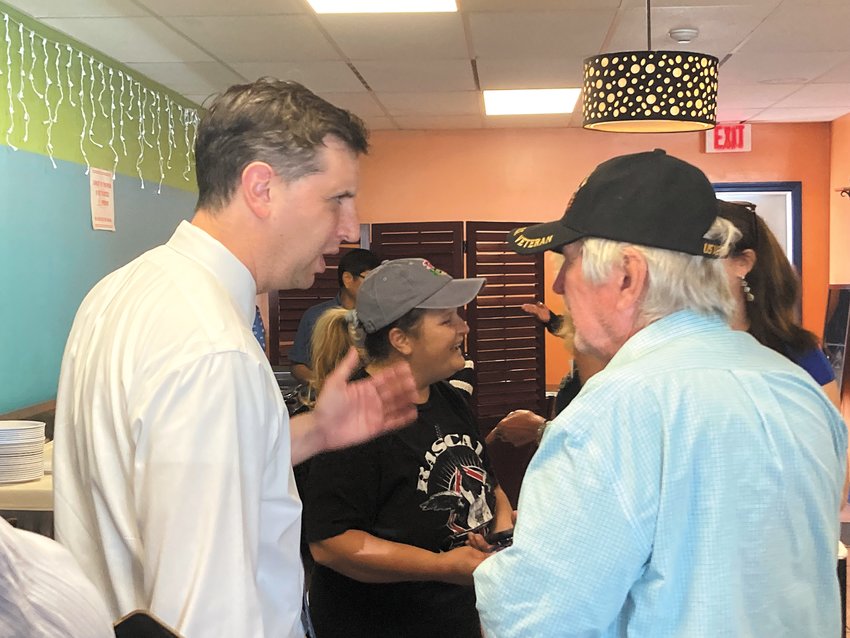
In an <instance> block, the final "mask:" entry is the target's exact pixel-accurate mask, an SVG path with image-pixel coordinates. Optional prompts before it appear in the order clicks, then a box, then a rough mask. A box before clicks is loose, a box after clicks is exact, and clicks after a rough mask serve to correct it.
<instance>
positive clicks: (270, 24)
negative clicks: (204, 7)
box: [168, 15, 339, 62]
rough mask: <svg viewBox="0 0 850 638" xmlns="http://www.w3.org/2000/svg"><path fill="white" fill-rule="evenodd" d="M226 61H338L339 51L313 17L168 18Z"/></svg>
mask: <svg viewBox="0 0 850 638" xmlns="http://www.w3.org/2000/svg"><path fill="white" fill-rule="evenodd" d="M168 22H169V23H170V24H172V25H173V26H174V27H175V28H176V29H177V30H179V31H180V32H182V33H184V34H185V35H186V36H187V37H188V38H189V39H191V40H192V41H194V42H197V43H198V44H199V45H200V46H202V47H204V48H205V49H207V50H209V51H215V55H216V57H217V58H219V59H220V60H223V61H225V62H284V61H294V60H336V59H339V55H337V53H336V51H335V50H334V49H333V47H332V46H331V45H330V44H329V43H328V41H327V39H326V38H325V36H324V35H323V34H322V32H321V31H320V30H319V29H318V28H317V27H316V25H315V24H314V22H313V20H312V19H311V18H310V17H309V16H298V15H287V16H231V17H207V18H190V17H176V18H168Z"/></svg>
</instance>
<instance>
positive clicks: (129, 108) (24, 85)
mask: <svg viewBox="0 0 850 638" xmlns="http://www.w3.org/2000/svg"><path fill="white" fill-rule="evenodd" d="M0 15H2V17H3V29H4V36H5V45H6V55H5V62H6V66H5V68H0V76H3V75H5V76H6V78H5V80H6V95H7V103H8V107H9V111H8V112H9V123H8V127H7V128H6V145H7V146H9V148H12V149H13V150H18V147H17V146H15V144H14V140H15V139H23V141H24V142H29V128H30V126H29V125H30V121H32V122H33V123H34V124H35V125H39V124H40V125H41V126H43V127H45V131H44V132H45V140H46V141H45V151H46V154H47V156H48V158H49V159H50V162H51V164H52V165H53V167H54V168H55V167H56V161H55V158H54V153H55V147H54V144H53V126H54V125H56V124H59V119H60V117H62V113H64V112H67V110H68V109H67V107H66V108H65V109H64V110H63V108H62V107H63V105H65V103H66V95H67V103H68V104H69V105H70V106H71V107H73V108H74V109H77V108H79V114H80V118H81V120H82V126H81V129H80V153H81V155H82V157H83V162H84V163H85V166H86V174H88V173H89V172H90V170H91V161H90V159H89V156H88V152H87V147H88V144H89V143H91V144H93V145H95V146H96V147H99V148H104V147H105V146H106V145H108V147H109V150H110V151H111V152H112V161H113V179H114V178H115V171H116V170H117V167H118V164H119V162H120V156H119V151H118V149H117V141H116V138H118V139H120V141H121V151H122V152H123V155H124V157H129V154H130V152H132V150H133V149H132V148H131V149H130V150H129V151H128V149H127V144H126V134H125V130H124V124H125V118H129V119H130V121H137V122H138V134H139V156H138V160H137V165H136V166H137V171H138V174H139V177H140V179H141V181H142V188H144V173H143V171H142V166H143V164H144V153H145V151H146V149H145V146H147V148H148V149H152V150H153V149H154V143H155V145H156V152H157V155H158V158H157V159H158V166H159V189H158V191H157V192H161V188H162V184H163V183H164V181H165V178H166V176H167V175H168V171H171V170H173V169H174V165H173V162H172V158H173V157H174V151H175V145H176V140H177V139H178V136H179V131H177V130H176V127H177V126H178V117H179V126H181V127H182V128H183V139H184V142H185V144H186V166H185V169H184V170H183V179H185V180H186V181H189V180H190V173H191V171H192V146H193V142H194V137H195V134H196V133H197V124H198V114H197V112H196V111H195V110H194V109H192V108H189V107H184V106H182V105H180V104H179V103H177V102H176V101H174V100H173V99H171V97H170V96H169V95H167V94H162V93H159V92H157V91H153V90H150V89H147V88H145V87H144V86H143V85H142V84H141V83H140V82H137V81H134V80H133V78H132V77H131V76H130V75H129V74H125V73H124V72H123V71H122V70H120V69H113V68H112V67H110V66H109V64H108V63H104V62H102V61H99V60H97V59H96V58H94V57H93V56H91V55H89V54H88V53H86V52H83V51H79V50H77V49H76V48H74V47H73V46H71V45H70V44H66V43H59V42H57V41H55V40H52V39H49V38H46V37H45V36H43V35H41V34H40V33H38V32H37V31H34V30H33V29H30V28H29V27H26V26H24V24H23V23H22V22H20V21H18V20H16V19H15V18H13V17H12V16H10V15H8V14H7V13H6V12H5V11H3V10H2V9H0ZM14 31H17V35H16V36H14ZM13 36H14V37H13ZM27 40H29V51H27ZM39 41H40V42H41V46H39ZM51 45H52V46H51ZM63 47H64V51H67V56H68V57H67V58H63ZM13 49H14V53H17V56H18V57H17V58H16V59H14V62H15V63H16V64H19V67H18V69H17V70H14V69H13V67H12V62H13ZM1 55H2V53H0V56H1ZM27 56H29V57H27ZM39 56H41V64H40V65H39ZM52 56H53V57H52ZM75 58H76V61H77V62H78V63H79V65H80V69H79V76H78V77H77V78H75V77H74V76H75V75H76V73H77V72H76V70H75V69H73V65H74V63H75ZM0 61H2V58H0ZM86 65H88V69H87V68H86ZM63 66H64V72H63V69H62V67H63ZM95 66H97V68H96V69H95ZM39 67H40V68H39ZM104 67H106V68H104ZM37 68H38V69H39V71H38V72H37V71H36V69H37ZM98 72H99V73H98ZM42 74H43V75H42ZM116 74H117V76H118V77H116ZM13 75H14V76H15V78H14V81H17V82H18V85H17V86H16V85H15V83H14V81H13V77H12V76H13ZM98 75H99V76H100V77H97V76H98ZM125 75H126V77H125ZM87 76H88V77H89V78H90V81H89V82H88V83H86V81H85V79H86V77H87ZM119 78H120V82H121V86H120V89H119V87H118V86H116V82H118V81H119ZM0 82H2V80H0ZM98 82H99V84H98ZM127 84H129V85H130V86H129V93H130V95H129V103H128V102H127V101H126V99H125V95H126V94H127V86H126V85H127ZM134 84H135V86H133V85H134ZM1 86H2V84H0V87H1ZM107 89H108V93H109V100H110V103H109V106H108V108H107V105H106V102H105V101H104V98H105V96H106V94H107ZM0 91H2V88H0ZM55 91H58V92H59V94H58V98H57V96H56V93H55ZM86 91H88V92H89V94H88V96H86ZM95 93H97V94H95ZM116 95H117V102H116ZM30 96H35V97H37V98H38V99H39V100H41V101H42V102H43V103H44V108H45V110H46V118H44V119H42V118H41V117H40V113H39V112H36V114H37V117H36V119H33V117H32V115H31V113H30V111H29V109H30V108H33V106H32V105H33V102H32V101H28V100H30V99H31V97H30ZM16 102H17V108H16V104H15V103H16ZM98 110H99V111H100V115H101V116H103V117H104V118H106V119H107V120H108V121H109V127H110V131H109V136H108V140H107V139H106V137H107V136H106V135H104V134H100V133H99V131H104V132H105V126H102V125H98V124H97V121H98ZM134 110H135V111H136V113H137V115H135V116H134V114H133V111H134ZM151 118H152V119H151ZM21 120H23V125H24V126H23V131H20V126H19V124H20V121H21ZM71 122H72V123H73V122H75V118H73V117H72V119H71ZM166 126H167V130H166ZM190 127H191V129H192V130H191V131H190ZM21 133H23V135H22V136H21ZM149 135H154V136H155V140H156V141H155V142H154V143H152V142H153V140H149V139H148V137H149ZM163 137H166V139H165V140H163V139H162V138H163ZM164 142H165V143H166V144H167V146H168V152H167V153H166V152H165V151H164V149H163V148H162V144H163V143H164Z"/></svg>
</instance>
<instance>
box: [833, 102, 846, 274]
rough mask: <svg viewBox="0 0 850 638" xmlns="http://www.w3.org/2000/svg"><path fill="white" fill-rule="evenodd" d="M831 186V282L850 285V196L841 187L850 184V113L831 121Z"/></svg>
mask: <svg viewBox="0 0 850 638" xmlns="http://www.w3.org/2000/svg"><path fill="white" fill-rule="evenodd" d="M830 175H831V184H830V189H829V201H830V215H829V281H830V283H833V284H850V198H848V197H842V196H841V194H840V193H838V192H837V191H838V189H840V188H846V187H848V186H850V115H845V116H844V117H842V118H839V119H837V120H835V121H834V122H833V123H832V166H831V171H830Z"/></svg>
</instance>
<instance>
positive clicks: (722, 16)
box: [607, 5, 770, 58]
mask: <svg viewBox="0 0 850 638" xmlns="http://www.w3.org/2000/svg"><path fill="white" fill-rule="evenodd" d="M769 11H770V7H766V6H764V5H752V6H750V5H746V6H731V7H730V6H706V7H692V6H689V7H685V6H676V7H666V8H656V7H653V9H652V48H653V49H655V50H662V51H663V50H666V51H696V52H699V53H708V54H709V55H714V56H717V57H718V58H723V56H725V55H726V54H727V53H729V52H730V51H732V50H733V49H734V48H735V47H736V46H738V45H739V44H740V43H741V41H743V40H744V39H745V38H746V37H747V35H748V34H749V33H750V32H752V31H753V30H754V29H756V28H757V27H758V25H759V23H761V22H762V21H763V20H764V18H765V16H766V15H767V14H768V13H769ZM677 27H693V28H695V29H698V30H699V35H698V36H697V38H696V39H695V40H694V41H693V42H691V43H689V44H678V43H677V42H675V41H674V40H673V39H672V38H670V35H669V31H670V29H674V28H677ZM643 49H646V10H645V8H630V9H628V10H626V11H623V12H621V17H620V20H619V21H618V22H617V27H616V30H615V31H614V33H613V35H612V37H611V38H610V40H609V41H608V43H607V50H608V51H631V50H643Z"/></svg>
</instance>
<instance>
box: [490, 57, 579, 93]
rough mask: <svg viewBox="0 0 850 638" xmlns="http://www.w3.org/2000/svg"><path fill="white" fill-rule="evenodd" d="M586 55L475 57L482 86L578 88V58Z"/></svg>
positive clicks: (495, 87)
mask: <svg viewBox="0 0 850 638" xmlns="http://www.w3.org/2000/svg"><path fill="white" fill-rule="evenodd" d="M588 56H589V54H588V55H575V56H567V55H565V56H562V57H560V58H554V59H541V58H520V59H510V60H506V59H490V58H478V60H477V64H478V80H479V83H480V84H481V88H482V89H546V88H556V87H580V86H581V85H582V83H583V80H584V78H583V76H582V60H583V59H584V58H585V57H588Z"/></svg>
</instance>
